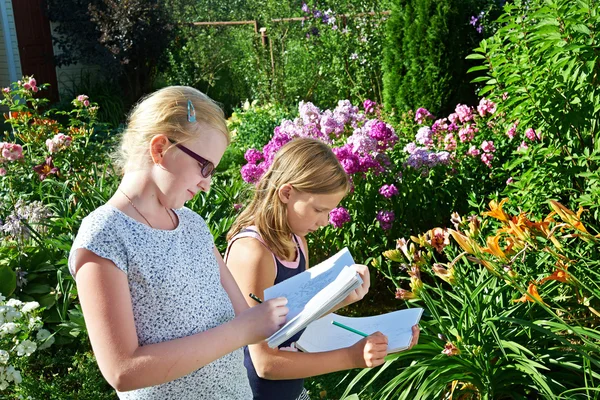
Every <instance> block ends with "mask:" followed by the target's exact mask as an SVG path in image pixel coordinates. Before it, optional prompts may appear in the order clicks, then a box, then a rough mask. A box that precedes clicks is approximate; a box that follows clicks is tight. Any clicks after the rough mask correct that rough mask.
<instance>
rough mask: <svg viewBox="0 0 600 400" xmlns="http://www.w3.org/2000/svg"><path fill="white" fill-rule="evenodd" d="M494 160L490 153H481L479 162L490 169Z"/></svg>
mask: <svg viewBox="0 0 600 400" xmlns="http://www.w3.org/2000/svg"><path fill="white" fill-rule="evenodd" d="M493 159H494V154H492V153H483V154H482V155H481V161H483V163H484V164H485V165H487V166H488V167H489V168H492V160H493Z"/></svg>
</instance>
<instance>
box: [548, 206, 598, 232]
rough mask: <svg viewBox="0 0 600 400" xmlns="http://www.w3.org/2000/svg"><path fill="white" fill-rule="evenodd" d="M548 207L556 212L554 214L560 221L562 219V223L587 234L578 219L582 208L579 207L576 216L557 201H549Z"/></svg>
mask: <svg viewBox="0 0 600 400" xmlns="http://www.w3.org/2000/svg"><path fill="white" fill-rule="evenodd" d="M550 206H551V207H552V209H553V210H554V211H555V212H556V214H558V216H559V217H560V219H562V220H563V221H564V222H566V223H567V224H569V225H571V226H572V227H573V228H575V229H577V230H578V231H581V232H584V233H589V232H588V231H587V229H585V226H583V224H582V223H581V219H580V217H581V213H582V212H583V208H582V207H579V210H578V211H577V214H575V213H574V212H573V211H571V210H569V209H568V208H567V207H565V206H563V205H562V204H560V203H559V202H558V201H554V200H550Z"/></svg>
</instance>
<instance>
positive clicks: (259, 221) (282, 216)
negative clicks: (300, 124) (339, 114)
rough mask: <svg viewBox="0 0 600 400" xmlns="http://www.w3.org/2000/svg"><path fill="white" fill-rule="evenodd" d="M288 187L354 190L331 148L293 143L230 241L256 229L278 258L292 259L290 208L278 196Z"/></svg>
mask: <svg viewBox="0 0 600 400" xmlns="http://www.w3.org/2000/svg"><path fill="white" fill-rule="evenodd" d="M286 183H289V184H291V185H292V187H293V188H294V189H295V190H298V191H300V192H304V193H311V194H333V193H338V192H340V191H346V192H347V191H348V190H349V188H350V183H349V181H348V176H347V175H346V172H345V171H344V168H343V167H342V166H341V164H340V162H339V161H338V159H337V157H336V156H335V154H334V153H333V151H332V150H331V148H330V147H329V146H328V145H327V144H325V143H323V142H321V141H319V140H315V139H307V138H297V139H293V140H292V141H291V142H289V143H287V144H286V145H285V146H283V147H282V148H281V149H280V150H279V151H278V152H277V154H276V155H275V159H274V160H273V164H272V165H271V167H270V168H269V169H268V170H267V172H265V174H264V175H263V176H262V177H261V179H260V181H259V182H258V185H257V188H256V191H255V192H254V197H253V198H252V201H251V202H250V204H249V205H248V207H247V208H246V209H245V210H244V211H243V212H242V213H241V214H240V215H239V216H238V217H237V219H236V220H235V222H234V223H233V225H232V227H231V229H230V230H229V233H228V234H227V240H228V241H230V240H231V239H232V238H233V237H234V236H235V235H236V234H238V233H239V232H240V231H241V230H243V229H245V228H246V227H248V226H251V225H254V226H256V227H257V228H258V231H259V233H260V235H261V236H262V238H263V240H264V241H265V243H266V245H267V247H268V248H269V249H270V250H271V251H272V252H273V253H274V254H275V255H276V256H277V257H278V258H281V259H290V258H292V257H293V256H294V253H295V248H296V246H295V244H294V241H293V240H292V231H291V229H290V227H289V225H288V220H287V208H286V205H285V204H284V203H283V202H282V201H281V200H280V199H279V196H278V190H279V188H280V187H281V186H282V185H284V184H286Z"/></svg>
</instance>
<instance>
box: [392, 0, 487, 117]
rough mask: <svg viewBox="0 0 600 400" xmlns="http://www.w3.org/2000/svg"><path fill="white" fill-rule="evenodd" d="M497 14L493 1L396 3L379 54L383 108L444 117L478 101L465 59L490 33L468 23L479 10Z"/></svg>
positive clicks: (413, 0) (398, 0)
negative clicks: (381, 58) (457, 107)
mask: <svg viewBox="0 0 600 400" xmlns="http://www.w3.org/2000/svg"><path fill="white" fill-rule="evenodd" d="M482 11H486V12H488V13H492V14H493V13H495V12H496V11H495V2H493V1H486V2H481V1H471V0H469V1H455V0H444V1H433V0H395V1H393V2H392V15H391V17H390V20H389V21H388V23H387V41H386V43H385V45H384V48H383V51H384V54H385V58H384V62H383V72H384V75H383V94H384V96H383V97H384V103H385V106H386V109H387V110H388V111H391V110H393V109H395V110H397V113H402V112H405V111H408V110H415V109H416V108H417V107H425V108H427V109H429V110H432V111H433V112H434V113H439V114H445V113H449V112H450V110H451V109H452V108H453V107H454V106H455V105H456V104H458V103H466V104H472V103H473V102H475V100H476V95H475V88H476V87H475V85H472V84H470V83H469V81H470V80H471V79H472V77H469V76H467V70H468V69H469V67H471V66H473V62H470V61H468V60H465V57H466V56H467V55H468V54H469V53H470V52H471V49H473V48H474V47H475V46H476V44H477V42H478V41H479V40H480V39H481V38H482V36H484V35H488V34H489V29H488V28H486V29H485V30H484V31H482V33H479V32H477V30H476V28H475V27H473V26H471V25H470V24H469V21H471V18H472V17H473V18H476V17H475V16H476V15H480V12H482Z"/></svg>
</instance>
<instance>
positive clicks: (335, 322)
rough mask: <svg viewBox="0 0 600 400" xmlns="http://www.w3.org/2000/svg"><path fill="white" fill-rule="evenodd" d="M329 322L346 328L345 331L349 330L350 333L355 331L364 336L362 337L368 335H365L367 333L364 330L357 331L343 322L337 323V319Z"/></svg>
mask: <svg viewBox="0 0 600 400" xmlns="http://www.w3.org/2000/svg"><path fill="white" fill-rule="evenodd" d="M331 323H332V324H333V325H335V326H339V327H340V328H342V329H345V330H347V331H350V332H352V333H356V334H357V335H360V336H364V337H367V336H369V335H367V334H366V333H364V332H361V331H357V330H356V329H354V328H350V327H349V326H346V325H344V324H340V323H339V322H337V321H331Z"/></svg>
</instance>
